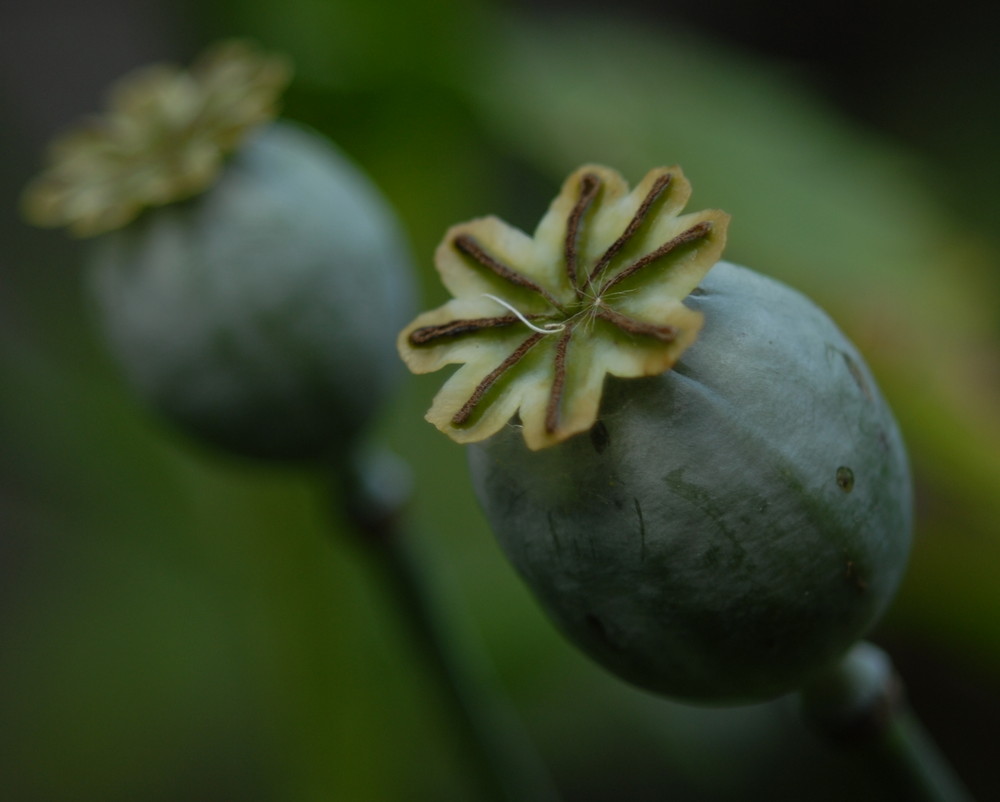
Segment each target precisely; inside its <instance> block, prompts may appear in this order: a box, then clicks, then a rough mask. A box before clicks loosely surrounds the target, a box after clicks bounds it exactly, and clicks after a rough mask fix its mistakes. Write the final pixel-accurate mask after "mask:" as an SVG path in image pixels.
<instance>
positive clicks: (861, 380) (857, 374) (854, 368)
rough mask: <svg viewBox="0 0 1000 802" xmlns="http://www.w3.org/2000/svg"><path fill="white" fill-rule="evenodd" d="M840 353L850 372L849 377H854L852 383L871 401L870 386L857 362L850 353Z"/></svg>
mask: <svg viewBox="0 0 1000 802" xmlns="http://www.w3.org/2000/svg"><path fill="white" fill-rule="evenodd" d="M840 355H841V356H842V357H843V358H844V364H845V365H847V370H848V372H849V373H850V374H851V378H852V379H854V383H855V384H856V385H857V386H858V389H859V390H860V391H861V392H862V393H864V395H865V398H867V399H868V400H869V401H871V400H872V388H871V387H869V386H868V380H867V379H865V374H864V373H863V372H862V371H861V368H860V367H859V366H858V363H857V362H855V361H854V360H853V359H852V358H851V355H850V354H847V353H844V352H843V351H841V352H840Z"/></svg>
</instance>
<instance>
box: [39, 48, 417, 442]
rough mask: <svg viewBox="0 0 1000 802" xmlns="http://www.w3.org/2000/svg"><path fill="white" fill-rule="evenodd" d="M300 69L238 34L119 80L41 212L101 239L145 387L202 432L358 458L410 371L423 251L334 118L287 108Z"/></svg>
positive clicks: (123, 359) (110, 305) (76, 134)
mask: <svg viewBox="0 0 1000 802" xmlns="http://www.w3.org/2000/svg"><path fill="white" fill-rule="evenodd" d="M289 75H290V71H289V67H288V65H287V63H285V61H284V60H283V59H281V58H280V57H276V56H271V55H267V54H262V53H259V52H258V51H257V50H256V49H255V48H254V47H252V46H251V45H249V44H247V43H245V42H225V43H222V44H221V45H218V46H216V47H214V48H212V49H211V50H210V51H209V52H208V53H206V54H205V55H204V56H202V57H201V58H200V59H199V60H198V61H196V63H195V65H194V66H193V67H192V68H191V69H190V70H179V69H177V68H173V67H167V66H154V67H150V68H145V69H143V70H140V71H139V72H137V73H135V74H133V75H130V76H127V77H126V78H124V79H123V80H122V81H121V82H119V84H117V85H116V87H115V88H114V91H113V93H112V97H111V103H110V109H109V110H108V112H107V113H105V114H104V115H103V116H101V117H98V118H95V119H94V120H93V121H91V122H89V123H88V124H86V125H84V126H81V127H80V128H78V129H76V130H74V131H72V132H71V133H69V134H68V135H66V136H64V137H62V138H61V139H59V140H57V141H56V143H54V145H53V148H52V153H51V165H50V167H49V169H48V170H47V171H46V172H45V173H43V174H42V175H41V176H39V177H38V178H37V179H36V180H35V181H33V182H32V184H31V185H29V187H28V189H27V191H26V192H25V196H24V211H25V214H26V216H27V217H28V218H29V219H30V220H31V221H32V222H34V223H37V224H38V225H47V226H67V227H68V228H69V229H70V231H71V232H72V233H74V234H76V235H78V236H95V235H99V236H97V237H96V239H94V240H93V253H92V258H91V260H90V279H91V281H90V284H91V286H92V288H93V290H94V295H95V297H96V300H97V306H98V311H99V317H100V322H101V325H102V327H103V329H104V331H105V334H106V336H107V340H108V343H109V345H110V348H111V350H112V352H113V353H114V355H115V356H116V357H117V360H118V362H119V364H120V366H121V368H122V370H123V372H124V373H125V375H126V377H127V379H128V380H129V382H130V383H131V384H132V385H133V387H134V388H135V390H136V391H137V393H138V394H139V396H140V397H141V398H143V399H144V400H145V401H146V402H147V403H148V404H149V405H150V406H152V407H154V408H155V409H156V410H158V411H159V412H161V413H163V414H164V415H166V416H167V417H168V418H170V419H171V420H172V421H174V422H175V423H178V424H180V426H181V427H182V428H183V429H184V430H186V431H187V432H189V433H190V434H193V435H195V436H197V437H199V438H201V439H204V440H207V441H209V442H211V443H213V444H216V445H221V446H223V447H225V448H227V449H230V450H232V451H235V452H238V453H241V454H247V455H251V456H257V457H263V458H269V459H296V460H311V459H330V458H336V457H338V456H341V455H343V454H344V453H345V452H346V450H347V449H349V448H350V446H351V445H352V443H353V441H354V439H355V438H356V437H357V436H358V434H359V433H360V432H361V430H362V429H363V427H364V425H365V424H366V423H367V422H368V421H369V420H370V418H371V417H372V415H373V413H374V412H375V411H376V410H377V409H378V406H379V404H380V402H381V401H383V400H384V399H385V398H386V396H387V394H388V393H389V391H390V390H391V389H392V388H393V386H394V382H395V381H396V380H397V379H398V378H399V377H400V373H401V371H400V370H399V365H398V360H396V358H395V355H394V353H393V344H392V341H391V338H390V337H387V336H386V332H390V331H394V330H395V328H397V327H398V326H400V325H402V323H403V322H404V321H405V320H406V318H407V317H408V316H409V314H410V313H411V307H412V304H413V301H412V299H413V296H414V288H413V285H412V279H411V270H410V267H411V266H410V259H409V255H408V252H407V248H406V245H405V242H404V238H403V236H402V233H401V231H400V227H399V225H398V224H397V221H396V219H395V217H394V215H393V213H392V211H391V209H390V208H389V206H388V205H387V204H386V203H385V201H384V200H383V199H382V198H381V196H380V195H379V193H378V191H377V190H376V188H375V187H374V186H373V185H372V183H371V182H370V181H369V180H368V179H367V178H366V177H365V176H364V175H363V173H362V172H361V171H360V170H359V169H358V168H357V167H356V166H354V165H353V164H352V163H351V162H350V161H349V160H348V159H347V158H345V157H344V156H343V155H341V154H340V153H339V152H338V151H337V150H336V149H335V148H334V147H333V146H332V145H331V144H330V143H329V142H327V141H326V140H325V139H323V138H322V137H320V136H319V135H317V134H315V133H311V132H309V131H307V130H305V129H303V128H300V127H297V126H295V125H293V124H290V123H287V122H269V120H270V119H271V118H272V117H273V115H274V113H275V111H276V107H277V97H278V95H279V93H280V91H281V90H282V89H283V88H284V85H285V83H286V82H287V81H288V78H289Z"/></svg>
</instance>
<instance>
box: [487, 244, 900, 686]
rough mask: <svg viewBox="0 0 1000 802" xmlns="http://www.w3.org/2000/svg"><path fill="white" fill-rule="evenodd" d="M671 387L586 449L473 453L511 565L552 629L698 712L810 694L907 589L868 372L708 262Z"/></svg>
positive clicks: (656, 380) (891, 438)
mask: <svg viewBox="0 0 1000 802" xmlns="http://www.w3.org/2000/svg"><path fill="white" fill-rule="evenodd" d="M688 303H689V305H690V306H691V307H692V308H694V309H696V310H699V311H701V312H702V313H703V314H704V316H705V326H704V328H703V330H702V332H701V334H700V337H699V339H698V341H697V342H696V343H695V344H694V345H693V346H691V348H690V349H688V350H687V351H686V352H685V354H684V356H683V357H682V358H681V360H680V361H679V362H678V364H677V365H676V366H675V367H674V370H672V371H671V372H669V373H664V374H661V375H659V376H656V377H652V378H648V379H643V380H639V381H632V382H616V383H614V384H610V385H609V386H608V388H607V391H606V393H605V398H604V402H603V404H602V407H601V413H600V420H599V421H598V423H597V424H596V425H595V426H594V428H593V429H591V431H590V433H589V435H583V436H579V437H576V438H573V439H570V440H568V441H566V442H564V443H562V444H560V445H558V446H555V447H553V448H550V449H546V450H544V451H531V450H530V449H528V448H527V447H526V446H525V444H524V442H523V439H522V437H521V434H520V432H519V431H518V430H517V428H516V427H514V426H510V427H508V428H507V429H506V430H505V431H503V432H501V433H499V434H497V435H496V436H494V437H492V438H490V439H489V440H486V441H483V442H481V443H478V444H476V445H475V446H473V447H472V448H471V449H470V452H469V456H470V465H471V471H472V477H473V483H474V486H475V489H476V493H477V496H478V498H479V500H480V502H481V504H482V506H483V509H484V510H485V512H486V516H487V518H488V520H489V522H490V525H491V526H492V528H493V531H494V532H495V534H496V536H497V538H498V539H499V541H500V543H501V545H502V547H503V549H504V551H505V552H506V554H507V556H508V557H509V558H510V560H511V562H512V563H513V564H514V565H515V566H516V568H517V570H518V571H519V572H520V573H521V575H522V576H523V577H524V579H525V580H526V582H527V583H528V585H529V586H530V587H531V589H532V590H533V591H534V593H535V594H536V596H537V597H538V599H539V600H540V602H541V603H542V605H543V606H544V607H545V609H546V610H547V612H548V613H549V614H550V615H551V616H552V618H553V619H554V620H555V622H556V623H557V624H558V626H559V627H560V628H561V629H562V630H563V631H564V632H565V633H566V634H567V635H568V636H569V638H570V639H571V640H572V641H574V642H575V643H576V644H577V645H578V646H579V647H580V648H582V649H583V650H584V651H585V652H587V653H588V654H590V655H591V656H592V657H594V658H595V659H596V660H598V661H599V662H601V663H603V664H604V665H605V666H607V667H608V668H609V669H611V670H612V671H613V672H615V673H616V674H618V675H619V676H621V677H623V678H625V679H627V680H629V681H631V682H633V683H635V684H637V685H640V686H642V687H645V688H648V689H650V690H653V691H657V692H660V693H664V694H667V695H669V696H672V697H675V698H679V699H684V700H688V701H695V702H705V703H737V702H749V701H754V700H760V699H766V698H769V697H773V696H776V695H779V694H781V693H784V692H787V691H791V690H794V689H796V688H797V687H799V686H801V685H802V683H803V682H805V681H806V680H807V679H808V678H809V677H810V676H811V675H812V674H814V673H815V672H816V671H818V670H819V669H822V668H823V667H824V666H826V665H827V664H828V663H830V662H831V661H832V660H834V659H835V658H837V657H838V656H839V655H840V654H842V653H843V652H844V651H845V650H846V649H847V648H848V647H850V646H851V644H853V643H854V642H855V641H856V640H857V639H858V638H860V637H861V636H862V635H864V633H865V632H867V631H868V630H869V629H870V628H871V626H872V625H873V624H874V623H875V621H876V620H877V619H878V618H879V616H880V614H881V613H882V612H883V611H884V609H885V608H886V606H887V604H888V603H889V601H890V600H891V599H892V597H893V594H894V592H895V590H896V588H897V586H898V584H899V582H900V579H901V577H902V574H903V569H904V566H905V563H906V559H907V554H908V551H909V543H910V530H911V496H910V494H911V491H910V479H909V473H908V467H907V460H906V456H905V452H904V448H903V444H902V440H901V438H900V434H899V431H898V429H897V427H896V424H895V422H894V420H893V418H892V415H891V413H890V411H889V408H888V406H887V405H886V403H885V401H884V400H883V399H882V396H881V395H880V394H879V391H878V389H877V388H876V386H875V382H874V380H873V379H872V377H871V375H870V373H869V371H868V369H867V367H866V366H865V365H864V362H863V361H862V359H861V357H860V356H859V354H858V353H857V351H856V350H855V348H854V347H853V346H852V345H851V343H850V342H849V341H848V340H847V339H846V338H845V337H844V335H843V334H842V333H841V332H840V331H839V330H838V329H837V328H836V326H835V325H834V324H833V323H832V322H831V321H830V319H829V318H828V317H827V316H826V315H825V314H824V313H823V312H822V311H820V310H819V309H818V308H817V307H816V306H815V305H814V304H813V303H812V302H810V301H809V300H808V299H806V298H805V297H803V296H802V295H800V294H798V293H796V292H795V291H793V290H791V289H789V288H788V287H786V286H784V285H782V284H780V283H778V282H776V281H773V280H771V279H768V278H765V277H763V276H761V275H759V274H757V273H754V272H752V271H749V270H747V269H745V268H741V267H737V266H735V265H730V264H727V263H720V264H718V265H716V266H715V267H714V268H713V269H712V271H711V272H710V273H709V274H708V276H707V277H706V278H705V279H704V280H703V281H702V283H701V285H700V288H699V289H698V290H696V291H695V293H694V294H693V295H692V296H691V297H690V298H689V299H688Z"/></svg>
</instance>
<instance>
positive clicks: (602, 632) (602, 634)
mask: <svg viewBox="0 0 1000 802" xmlns="http://www.w3.org/2000/svg"><path fill="white" fill-rule="evenodd" d="M583 620H584V621H586V622H587V626H588V627H589V628H590V631H591V632H593V633H594V634H595V635H596V636H597V637H598V638H599V639H600V641H601V642H602V643H604V645H606V646H608V647H610V648H611V649H614V650H616V651H618V650H620V649H621V647H620V646H619V645H618V644H617V643H615V642H614V641H612V640H611V638H609V637H608V631H607V630H606V629H605V628H604V622H602V621H601V619H600V618H598V617H597V616H596V615H594V614H593V613H587V615H586V617H584V619H583Z"/></svg>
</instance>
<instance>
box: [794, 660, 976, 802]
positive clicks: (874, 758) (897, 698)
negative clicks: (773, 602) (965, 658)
mask: <svg viewBox="0 0 1000 802" xmlns="http://www.w3.org/2000/svg"><path fill="white" fill-rule="evenodd" d="M800 700H801V703H802V711H803V714H804V715H805V717H806V719H807V720H808V721H809V722H810V723H812V724H813V725H814V726H815V727H816V728H818V729H819V730H820V731H821V732H822V733H823V734H824V735H826V736H827V737H828V738H829V739H830V740H832V741H834V742H835V743H837V744H838V745H842V746H844V747H847V748H849V749H851V750H852V751H854V752H855V754H856V755H857V756H858V758H859V759H860V760H861V761H863V762H864V763H865V764H867V766H868V768H869V770H870V771H871V772H872V773H873V774H875V775H877V776H879V777H880V778H881V781H882V782H883V783H884V785H885V786H886V789H887V791H886V792H887V798H888V799H893V800H898V801H899V802H972V796H971V795H970V794H969V792H968V791H967V790H966V788H965V787H964V785H963V784H962V782H961V780H960V779H959V778H958V776H957V775H956V774H955V772H954V770H953V769H952V768H951V766H950V765H949V764H948V761H947V760H946V759H945V758H944V756H943V755H942V754H941V752H940V751H939V750H938V748H937V746H936V745H935V744H934V742H933V740H932V739H931V738H930V736H929V735H928V734H927V732H926V731H925V730H924V728H923V726H922V725H921V723H920V721H919V720H918V719H917V716H916V715H915V714H914V712H913V710H912V709H911V707H910V705H909V704H908V703H907V701H906V698H905V694H904V692H903V684H902V682H901V680H900V678H899V676H898V675H897V674H896V672H895V669H894V668H893V666H892V662H891V660H890V659H889V656H888V655H887V654H886V653H885V652H884V651H883V650H882V649H880V648H878V647H877V646H874V645H873V644H871V643H866V642H862V643H859V644H857V645H855V646H854V647H853V648H852V649H851V650H850V651H849V652H847V654H845V655H844V657H843V658H841V660H840V662H839V663H837V664H836V665H834V666H833V667H832V668H831V669H829V670H828V671H826V672H825V673H824V674H822V675H821V676H819V677H817V678H816V679H814V680H813V681H812V682H811V683H810V684H809V685H807V686H806V687H804V688H803V689H802V690H801V692H800Z"/></svg>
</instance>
